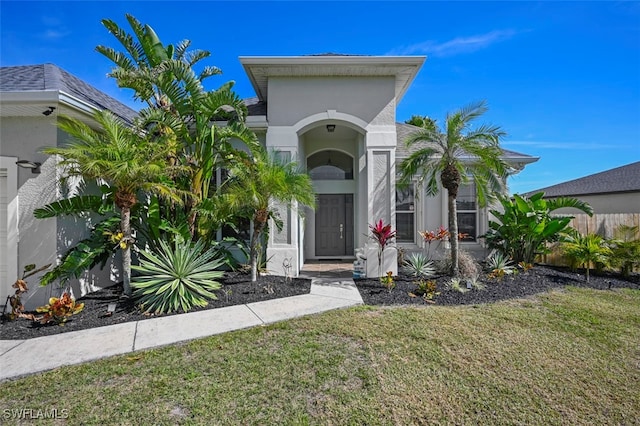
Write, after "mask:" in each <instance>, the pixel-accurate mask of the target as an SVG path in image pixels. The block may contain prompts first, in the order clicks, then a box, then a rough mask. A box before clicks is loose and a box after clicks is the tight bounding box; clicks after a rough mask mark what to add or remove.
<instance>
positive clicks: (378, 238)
mask: <svg viewBox="0 0 640 426" xmlns="http://www.w3.org/2000/svg"><path fill="white" fill-rule="evenodd" d="M369 229H371V239H373V240H374V241H375V242H376V243H377V244H378V276H381V275H380V274H381V272H380V271H381V268H382V254H383V253H384V249H385V248H386V247H387V246H388V245H389V244H390V243H391V240H392V239H394V238H395V237H396V231H392V230H391V224H387V225H385V224H384V223H383V222H382V219H380V221H379V222H378V223H376V224H375V225H369Z"/></svg>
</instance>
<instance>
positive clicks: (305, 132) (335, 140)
mask: <svg viewBox="0 0 640 426" xmlns="http://www.w3.org/2000/svg"><path fill="white" fill-rule="evenodd" d="M424 60H425V58H424V57H416V56H346V55H317V56H296V57H250V56H247V57H240V62H241V64H242V65H243V67H244V69H245V71H246V73H247V75H248V77H249V80H250V82H251V84H252V85H253V88H254V89H255V92H256V95H257V96H256V97H255V98H251V99H247V100H246V104H247V106H248V109H249V117H248V120H247V125H248V126H249V127H250V128H252V129H253V130H254V131H255V132H256V134H257V135H258V138H259V139H260V140H261V141H262V142H263V143H264V144H265V146H266V147H267V148H268V149H270V150H275V151H279V152H280V153H281V155H283V156H285V158H291V159H292V160H295V161H297V162H299V163H301V164H303V165H304V166H306V170H307V171H308V172H309V174H310V175H311V177H312V179H313V184H314V189H315V192H316V194H317V199H318V203H317V209H316V210H315V212H307V214H305V215H304V216H303V217H300V216H298V215H297V214H295V212H291V211H287V210H285V209H282V210H281V211H280V217H281V219H282V220H283V224H284V226H283V228H282V230H281V231H280V232H277V231H275V227H272V228H271V229H273V230H274V231H272V232H271V234H270V237H269V241H268V244H267V259H269V260H268V265H267V267H268V270H269V271H270V272H271V273H274V274H280V275H284V274H285V267H284V265H285V264H289V265H291V270H292V272H293V274H294V275H297V273H298V272H299V271H300V269H301V268H302V266H303V265H304V263H305V262H306V261H309V260H321V259H354V257H355V256H354V253H355V251H356V249H362V250H363V252H364V253H365V255H366V256H367V258H368V259H370V261H369V262H367V273H368V274H369V275H375V274H376V273H377V269H378V268H377V264H375V263H374V262H373V261H371V260H372V259H376V262H377V258H376V255H375V253H376V246H375V245H374V244H373V243H372V241H371V240H370V239H369V224H372V223H374V222H377V221H378V220H380V219H382V220H383V221H384V222H385V223H391V225H392V227H393V228H394V229H397V230H398V237H397V245H398V246H400V247H403V248H405V249H406V250H408V251H411V250H417V249H419V248H422V247H423V246H424V242H423V241H422V240H421V238H420V236H419V235H418V231H421V230H426V229H436V228H438V227H439V226H440V225H443V224H444V225H446V223H447V202H446V194H440V195H438V196H435V197H424V196H423V197H419V198H416V197H415V196H414V195H415V194H414V189H413V188H410V189H408V190H406V191H397V190H396V185H395V181H396V165H397V164H398V162H399V161H401V160H402V158H404V157H406V156H407V155H408V152H407V150H406V148H405V147H404V144H403V141H404V139H405V138H406V136H407V135H408V134H409V133H410V132H411V131H412V130H415V128H414V127H413V126H409V125H406V124H400V123H397V122H396V107H397V105H398V103H399V102H400V101H401V100H402V97H403V95H404V94H405V93H406V91H407V90H408V89H409V87H410V86H411V83H412V81H413V80H414V78H415V76H416V75H417V73H418V71H419V70H420V68H421V67H422V64H423V62H424ZM0 77H1V81H2V83H1V86H0V106H1V120H2V121H1V123H0V124H1V125H0V127H1V128H2V132H1V140H2V152H1V156H2V163H1V164H0V179H2V186H1V188H2V190H1V191H2V200H3V201H2V204H1V206H0V208H1V209H2V212H3V213H2V215H3V216H2V219H1V220H2V222H3V223H4V222H6V223H7V225H6V227H7V231H6V233H3V234H2V235H1V236H0V248H1V249H2V253H3V256H2V258H3V260H4V259H6V260H7V263H6V265H3V269H2V271H0V273H1V274H2V275H1V276H0V279H1V281H0V282H2V283H3V285H2V290H1V292H0V297H2V298H5V297H6V294H7V293H8V289H9V286H10V285H11V283H12V282H13V280H14V277H15V276H16V274H17V273H18V272H19V270H20V268H22V267H23V266H24V265H25V264H28V263H37V264H38V265H41V264H43V263H48V262H52V261H55V260H56V257H57V256H59V255H60V254H62V252H64V250H65V249H66V247H68V246H69V245H70V243H71V242H73V241H76V240H77V238H79V236H80V235H81V234H82V231H83V230H86V228H87V225H82V226H78V225H75V227H74V228H73V229H69V226H73V224H69V223H68V221H63V220H62V219H57V220H56V219H47V220H36V219H34V218H33V215H32V211H33V209H34V208H35V207H40V206H42V205H44V204H46V203H48V202H50V201H53V200H54V199H56V198H57V197H59V195H60V194H58V189H57V188H58V187H57V185H56V181H57V179H58V175H57V171H56V167H55V164H54V163H53V159H51V158H46V156H43V155H42V154H39V153H38V150H39V149H40V148H41V147H42V146H45V145H51V144H61V143H63V142H64V140H65V135H64V134H61V132H60V131H58V130H57V129H56V127H55V126H54V124H55V119H56V116H57V114H58V113H64V114H67V115H75V116H78V117H83V118H84V119H88V118H89V115H90V113H91V112H92V111H94V110H95V109H97V108H108V109H111V110H112V111H114V112H115V113H116V114H118V115H120V116H121V117H122V118H123V119H127V120H130V119H131V118H132V117H133V116H134V115H135V112H134V111H132V110H130V109H129V108H127V107H126V106H124V105H122V104H121V103H119V102H117V101H115V100H114V99H112V98H110V97H109V96H107V95H105V94H104V93H101V92H99V91H97V90H96V89H94V88H91V87H90V86H89V85H87V84H86V83H83V82H82V81H80V80H79V79H77V78H75V77H73V76H72V75H70V74H68V73H67V72H65V71H63V70H61V69H59V68H58V67H56V66H55V65H50V64H47V65H38V66H28V67H6V68H2V69H1V70H0ZM425 102H426V101H425ZM504 158H505V160H507V161H508V162H509V163H511V165H512V166H513V167H514V168H516V169H522V168H523V167H524V166H525V165H526V164H529V163H531V162H534V161H536V160H537V158H535V157H531V156H528V155H524V154H519V153H515V152H512V151H506V150H505V151H504ZM471 160H472V159H470V161H471ZM19 161H30V162H34V163H42V165H41V166H40V167H39V171H40V173H39V174H36V173H34V171H35V170H34V171H31V170H28V169H23V168H19V167H18V166H17V165H16V162H19ZM24 165H26V164H24ZM458 205H459V213H458V214H459V221H460V224H461V225H460V231H461V232H466V233H467V234H469V238H468V239H466V240H465V241H463V242H462V248H463V249H466V250H469V251H479V250H483V249H482V246H481V242H480V241H479V240H478V239H477V236H479V235H481V234H482V233H484V232H485V231H486V229H487V220H488V211H487V209H480V208H479V207H478V205H477V203H476V199H475V192H474V189H473V187H466V188H462V189H461V191H460V194H459V204H458ZM5 215H6V216H5ZM5 218H6V219H5ZM2 226H5V225H2ZM88 226H90V224H89V225H88ZM3 231H4V229H3ZM4 253H6V254H7V255H5V254H4ZM396 258H397V256H396V250H395V248H393V247H392V248H390V249H389V250H387V253H386V256H385V259H384V265H383V269H384V270H385V271H393V272H394V273H396V272H397V270H398V265H397V261H396ZM106 269H108V270H107V271H103V272H102V273H98V272H94V271H92V272H91V273H88V274H87V276H86V277H84V278H83V280H80V282H79V284H77V286H78V287H79V291H80V292H81V293H84V292H85V291H89V290H90V289H91V288H92V287H93V286H104V285H108V283H110V282H112V280H113V279H117V272H118V268H117V263H115V262H114V263H113V264H112V265H110V266H109V268H106ZM32 287H33V285H32ZM32 298H34V300H36V299H37V302H36V303H40V302H42V301H43V299H44V298H43V297H35V296H34V295H32ZM30 305H31V307H33V303H32V304H30ZM28 307H29V306H28Z"/></svg>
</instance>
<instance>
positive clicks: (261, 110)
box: [242, 96, 267, 116]
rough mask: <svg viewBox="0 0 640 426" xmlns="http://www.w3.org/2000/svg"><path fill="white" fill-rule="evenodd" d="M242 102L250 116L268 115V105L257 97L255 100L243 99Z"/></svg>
mask: <svg viewBox="0 0 640 426" xmlns="http://www.w3.org/2000/svg"><path fill="white" fill-rule="evenodd" d="M242 102H244V104H245V105H246V106H247V110H248V111H249V115H250V116H253V115H267V103H266V102H265V101H261V100H260V99H258V97H257V96H254V97H253V98H247V99H243V100H242Z"/></svg>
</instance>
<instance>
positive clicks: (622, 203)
mask: <svg viewBox="0 0 640 426" xmlns="http://www.w3.org/2000/svg"><path fill="white" fill-rule="evenodd" d="M541 191H542V192H544V196H545V198H558V197H574V198H579V199H580V200H582V201H584V202H586V203H589V204H590V205H591V207H592V208H593V212H594V213H596V214H605V213H640V161H638V162H635V163H631V164H627V165H626V166H621V167H616V168H615V169H611V170H606V171H604V172H600V173H595V174H593V175H589V176H585V177H582V178H579V179H574V180H570V181H568V182H563V183H559V184H557V185H553V186H548V187H546V188H542V189H538V190H535V191H531V192H529V193H527V194H526V195H529V196H530V195H532V194H535V193H537V192H541ZM567 211H568V210H567ZM558 212H559V213H564V211H562V210H559V211H558ZM574 212H575V211H574Z"/></svg>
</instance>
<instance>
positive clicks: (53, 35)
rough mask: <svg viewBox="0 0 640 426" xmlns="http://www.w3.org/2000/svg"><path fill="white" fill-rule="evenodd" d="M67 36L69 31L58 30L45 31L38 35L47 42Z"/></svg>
mask: <svg viewBox="0 0 640 426" xmlns="http://www.w3.org/2000/svg"><path fill="white" fill-rule="evenodd" d="M68 34H69V31H64V30H62V31H60V30H46V31H45V32H43V33H41V34H40V35H41V36H42V38H46V39H48V40H57V39H59V38H62V37H66V36H67V35H68Z"/></svg>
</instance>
